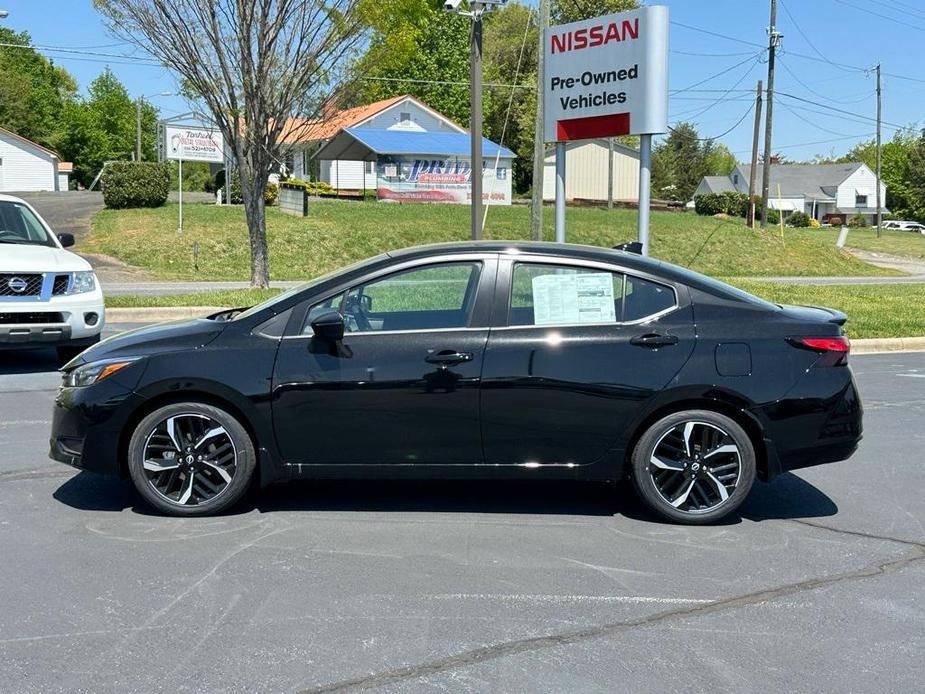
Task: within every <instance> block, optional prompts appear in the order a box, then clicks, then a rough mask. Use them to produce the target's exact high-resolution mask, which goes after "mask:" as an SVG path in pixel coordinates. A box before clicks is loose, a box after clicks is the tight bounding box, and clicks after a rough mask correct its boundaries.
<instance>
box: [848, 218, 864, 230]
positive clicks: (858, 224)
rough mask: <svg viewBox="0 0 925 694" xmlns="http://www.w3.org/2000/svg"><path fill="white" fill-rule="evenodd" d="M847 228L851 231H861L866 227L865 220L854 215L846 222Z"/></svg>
mask: <svg viewBox="0 0 925 694" xmlns="http://www.w3.org/2000/svg"><path fill="white" fill-rule="evenodd" d="M848 226H849V227H852V228H853V229H863V228H864V227H866V226H867V218H866V217H865V216H864V215H862V214H856V215H854V216H853V217H852V218H851V219H849V220H848Z"/></svg>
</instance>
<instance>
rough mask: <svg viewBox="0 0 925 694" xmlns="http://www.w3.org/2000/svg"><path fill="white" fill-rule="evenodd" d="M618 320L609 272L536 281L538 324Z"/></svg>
mask: <svg viewBox="0 0 925 694" xmlns="http://www.w3.org/2000/svg"><path fill="white" fill-rule="evenodd" d="M616 320H617V313H616V309H615V307H614V297H613V276H612V275H611V274H610V273H609V272H589V273H582V274H580V275H578V274H574V273H568V274H561V275H540V276H539V277H534V278H533V322H534V324H535V325H582V324H585V323H615V322H616Z"/></svg>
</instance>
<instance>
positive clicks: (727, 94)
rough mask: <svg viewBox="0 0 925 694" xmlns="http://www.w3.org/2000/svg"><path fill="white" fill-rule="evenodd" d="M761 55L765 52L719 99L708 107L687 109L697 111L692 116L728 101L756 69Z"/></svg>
mask: <svg viewBox="0 0 925 694" xmlns="http://www.w3.org/2000/svg"><path fill="white" fill-rule="evenodd" d="M761 55H763V52H762V53H760V54H759V55H758V57H756V58H755V60H754V61H753V62H752V64H751V65H749V66H748V70H746V71H745V74H744V75H742V76H741V77H740V78H739V79H738V80H736V82H735V84H733V85H732V86H731V87H730V88H729V89H727V90H725V91H724V92H723V93H722V95H721V96H720V97H719V98H718V99H716V100H715V101H714V102H713V103H712V104H709V105H707V106H706V107H703V108H702V109H701V110H698V109H697V108H695V109H691V110H690V111H687V112H686V113H692V112H695V111H696V113H694V115H692V116H691V119H695V118H697V117H698V116H702V115H703V114H704V113H706V112H707V111H709V110H711V109H712V108H714V107H716V106H718V105H719V104H721V103H724V102H725V101H727V97H728V96H729V95H730V94H731V93H733V92H734V90H735V89H736V87H738V86H739V85H740V84H742V82H743V81H744V80H745V78H746V77H748V76H749V75H750V74H751V73H752V70H754V69H755V65H757V64H758V62H759V60H760V59H761ZM698 108H700V107H698Z"/></svg>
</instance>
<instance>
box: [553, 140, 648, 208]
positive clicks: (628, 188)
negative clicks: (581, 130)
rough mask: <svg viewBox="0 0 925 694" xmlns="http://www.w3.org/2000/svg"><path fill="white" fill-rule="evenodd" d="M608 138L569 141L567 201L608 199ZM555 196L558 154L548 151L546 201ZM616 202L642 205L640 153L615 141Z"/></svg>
mask: <svg viewBox="0 0 925 694" xmlns="http://www.w3.org/2000/svg"><path fill="white" fill-rule="evenodd" d="M609 158H610V152H609V149H608V142H607V139H606V138H601V139H596V140H577V141H574V142H567V143H566V147H565V198H566V200H575V199H576V198H577V199H581V200H596V201H606V200H607V187H608V177H607V162H608V160H609ZM555 197H556V151H555V148H549V149H547V150H546V155H545V160H544V166H543V199H544V200H554V199H555ZM613 199H614V200H617V201H624V202H633V203H638V202H639V151H638V150H635V149H633V148H632V147H627V146H625V145H621V144H620V143H617V142H615V143H614V145H613Z"/></svg>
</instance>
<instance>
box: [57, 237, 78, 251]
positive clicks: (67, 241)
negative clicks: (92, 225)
mask: <svg viewBox="0 0 925 694" xmlns="http://www.w3.org/2000/svg"><path fill="white" fill-rule="evenodd" d="M58 241H60V242H61V246H62V247H63V248H70V247H71V246H73V245H74V234H58Z"/></svg>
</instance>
